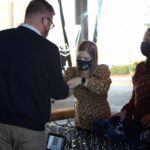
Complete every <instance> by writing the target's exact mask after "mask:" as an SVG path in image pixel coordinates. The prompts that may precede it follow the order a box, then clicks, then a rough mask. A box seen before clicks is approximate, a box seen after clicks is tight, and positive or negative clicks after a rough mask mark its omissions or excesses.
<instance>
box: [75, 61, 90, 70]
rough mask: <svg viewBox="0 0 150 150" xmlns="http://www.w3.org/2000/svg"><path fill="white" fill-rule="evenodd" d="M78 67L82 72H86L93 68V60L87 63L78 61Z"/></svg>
mask: <svg viewBox="0 0 150 150" xmlns="http://www.w3.org/2000/svg"><path fill="white" fill-rule="evenodd" d="M77 63H78V67H79V69H80V70H82V71H85V70H88V69H90V68H91V60H90V61H85V60H79V59H77Z"/></svg>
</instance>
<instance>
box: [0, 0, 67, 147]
mask: <svg viewBox="0 0 150 150" xmlns="http://www.w3.org/2000/svg"><path fill="white" fill-rule="evenodd" d="M54 14H55V12H54V9H53V7H52V6H51V5H50V4H49V3H48V2H46V1H45V0H32V1H31V2H30V3H29V5H28V7H27V9H26V14H25V22H24V23H23V24H21V25H20V26H19V27H17V28H14V29H8V30H4V31H1V32H0V149H1V150H43V149H44V125H45V123H46V122H48V121H49V120H50V111H51V102H50V99H51V98H53V99H56V100H57V99H64V98H66V97H67V96H68V94H69V88H68V85H67V84H66V83H65V82H64V79H63V75H62V70H61V62H60V55H59V50H58V47H57V46H56V45H55V44H54V43H52V42H50V41H48V40H47V39H46V36H47V35H48V32H49V30H50V29H51V28H53V27H54V24H53V21H52V20H53V15H54Z"/></svg>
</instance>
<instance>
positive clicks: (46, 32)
mask: <svg viewBox="0 0 150 150" xmlns="http://www.w3.org/2000/svg"><path fill="white" fill-rule="evenodd" d="M44 19H45V18H43V19H42V24H43V26H44V30H45V35H47V34H48V30H47V29H46V27H45V23H44Z"/></svg>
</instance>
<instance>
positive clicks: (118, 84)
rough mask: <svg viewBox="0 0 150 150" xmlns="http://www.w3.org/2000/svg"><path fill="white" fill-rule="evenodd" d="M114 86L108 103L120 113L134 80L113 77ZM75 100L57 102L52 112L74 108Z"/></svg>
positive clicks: (113, 109) (111, 88)
mask: <svg viewBox="0 0 150 150" xmlns="http://www.w3.org/2000/svg"><path fill="white" fill-rule="evenodd" d="M111 79H112V84H111V87H110V90H109V93H108V101H109V103H110V107H111V111H112V112H118V111H120V109H121V108H122V106H123V105H124V104H126V103H127V102H128V101H129V99H130V97H131V93H132V80H131V77H130V76H113V77H111ZM74 103H75V98H74V97H73V96H71V97H68V98H67V99H65V100H59V101H55V103H54V104H52V110H54V109H57V108H69V107H74Z"/></svg>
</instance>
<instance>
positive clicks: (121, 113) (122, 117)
mask: <svg viewBox="0 0 150 150" xmlns="http://www.w3.org/2000/svg"><path fill="white" fill-rule="evenodd" d="M126 114H127V111H126V110H122V111H121V112H119V113H116V114H114V115H111V116H110V117H114V116H119V117H120V121H123V120H124V118H125V117H126Z"/></svg>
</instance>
